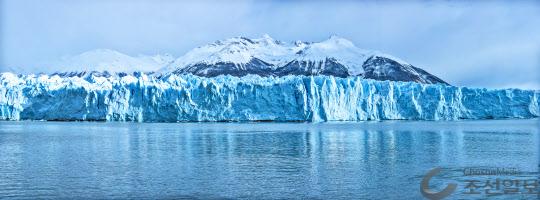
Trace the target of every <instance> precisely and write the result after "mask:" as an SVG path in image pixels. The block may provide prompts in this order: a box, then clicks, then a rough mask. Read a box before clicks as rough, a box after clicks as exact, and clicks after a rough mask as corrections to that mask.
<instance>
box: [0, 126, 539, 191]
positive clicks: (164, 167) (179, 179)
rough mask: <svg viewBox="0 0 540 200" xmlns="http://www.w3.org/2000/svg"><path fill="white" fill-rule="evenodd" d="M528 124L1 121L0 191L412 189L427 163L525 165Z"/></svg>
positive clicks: (530, 163) (529, 163)
mask: <svg viewBox="0 0 540 200" xmlns="http://www.w3.org/2000/svg"><path fill="white" fill-rule="evenodd" d="M536 123H537V121H532V120H517V121H472V122H381V123H334V124H332V123H331V124H286V123H285V124H281V123H245V124H228V123H215V124H212V123H198V124H131V123H51V122H48V123H45V122H2V123H1V126H2V129H1V131H0V155H2V156H1V157H0V197H2V196H3V197H10V196H11V197H17V196H19V197H41V196H43V197H52V198H62V197H69V198H90V197H92V198H105V197H107V198H111V197H112V198H133V197H152V198H175V197H179V198H180V197H181V198H191V197H199V198H257V197H266V198H291V197H297V198H322V199H326V198H344V199H350V198H390V199H395V198H419V197H420V193H419V191H418V186H419V182H420V179H421V177H422V176H423V175H424V174H425V173H426V171H428V170H429V169H431V168H433V167H437V166H441V167H444V168H445V169H449V170H450V171H452V170H454V172H453V173H454V175H452V174H450V176H455V174H456V173H459V171H458V169H461V168H463V167H467V166H471V167H478V166H487V167H516V168H518V169H520V170H521V171H525V172H535V171H536V170H538V159H539V153H538V152H539V149H538V148H539V141H540V139H539V138H538V127H537V124H536ZM32 195H36V196H32ZM454 197H456V198H459V197H460V196H459V195H456V196H454Z"/></svg>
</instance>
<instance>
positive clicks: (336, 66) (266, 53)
mask: <svg viewBox="0 0 540 200" xmlns="http://www.w3.org/2000/svg"><path fill="white" fill-rule="evenodd" d="M160 74H194V75H197V76H204V77H214V76H219V75H232V76H245V75H247V74H257V75H260V76H286V75H308V76H309V75H331V76H337V77H349V76H361V77H364V78H368V79H375V80H391V81H413V82H419V83H428V84H433V83H442V84H448V83H446V82H445V81H443V80H441V79H440V78H438V77H436V76H434V75H432V74H429V73H428V72H426V71H424V70H422V69H420V68H417V67H414V66H413V65H411V64H408V63H406V62H405V61H402V60H401V59H398V58H395V57H393V56H390V55H387V54H384V53H381V52H378V51H372V50H364V49H360V48H358V47H356V46H355V45H354V44H353V43H352V42H351V41H349V40H347V39H344V38H341V37H338V36H331V37H330V38H328V39H327V40H325V41H322V42H315V43H309V42H302V41H296V42H294V43H285V42H281V41H277V40H274V39H272V38H271V37H270V36H268V35H264V36H263V37H262V38H259V39H249V38H245V37H236V38H231V39H227V40H222V41H216V42H214V43H212V44H208V45H204V46H201V47H198V48H195V49H193V50H191V51H189V52H188V53H186V54H185V55H184V56H182V57H180V58H178V59H176V60H175V61H174V62H172V63H171V64H170V65H169V66H167V67H165V68H163V69H162V70H160Z"/></svg>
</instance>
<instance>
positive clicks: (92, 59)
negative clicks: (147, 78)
mask: <svg viewBox="0 0 540 200" xmlns="http://www.w3.org/2000/svg"><path fill="white" fill-rule="evenodd" d="M173 61H174V58H173V57H172V56H171V55H168V54H166V55H155V56H147V55H139V56H137V57H132V56H128V55H126V54H123V53H120V52H118V51H114V50H110V49H96V50H92V51H87V52H84V53H81V54H79V55H75V56H66V57H64V58H62V59H61V60H60V61H57V62H55V63H52V64H51V65H52V66H51V67H50V71H51V73H52V74H57V75H60V76H79V77H80V76H85V75H89V74H94V75H96V76H109V75H113V74H125V73H128V74H131V73H134V72H147V73H148V72H154V71H156V70H158V69H160V68H161V67H164V66H167V65H169V64H171V63H172V62H173Z"/></svg>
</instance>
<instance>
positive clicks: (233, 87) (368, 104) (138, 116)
mask: <svg viewBox="0 0 540 200" xmlns="http://www.w3.org/2000/svg"><path fill="white" fill-rule="evenodd" d="M0 81H1V82H0V83H1V85H0V114H1V116H0V119H1V120H100V121H101V120H104V121H137V122H178V121H360V120H388V119H411V120H457V119H500V118H535V117H538V116H540V109H539V102H540V100H539V93H540V91H533V90H519V89H499V90H491V89H483V88H466V87H454V86H447V85H439V84H433V85H429V84H418V83H413V82H390V81H374V80H367V79H362V78H357V77H350V78H336V77H331V76H285V77H279V78H278V77H259V76H245V77H240V78H239V77H232V76H219V77H214V78H203V77H197V76H192V75H180V76H177V75H170V76H167V77H162V78H159V79H158V78H155V77H150V76H146V75H144V74H142V75H139V76H129V75H128V76H124V77H110V78H104V77H95V76H89V77H84V78H79V77H68V78H62V77H59V76H48V75H29V76H21V75H15V74H11V73H3V74H1V76H0Z"/></svg>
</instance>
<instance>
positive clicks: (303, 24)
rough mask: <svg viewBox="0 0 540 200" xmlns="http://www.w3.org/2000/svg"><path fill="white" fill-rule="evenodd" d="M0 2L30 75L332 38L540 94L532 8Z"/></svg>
mask: <svg viewBox="0 0 540 200" xmlns="http://www.w3.org/2000/svg"><path fill="white" fill-rule="evenodd" d="M0 2H1V4H0V5H1V12H0V15H1V16H0V17H1V21H0V66H1V67H3V68H4V69H6V68H7V67H22V68H26V69H36V68H39V67H40V66H42V65H43V64H44V63H47V62H51V61H57V60H59V59H60V58H61V57H62V56H65V55H75V54H79V53H82V52H84V51H88V50H92V49H96V48H107V49H114V50H117V51H120V52H123V53H126V54H128V55H133V56H134V55H138V54H149V55H153V54H162V53H170V54H172V55H173V56H175V57H178V56H181V55H182V54H184V53H185V52H187V51H188V50H190V49H192V48H194V47H197V46H201V45H204V44H207V43H210V42H213V41H215V40H220V39H225V38H230V37H235V36H246V37H252V38H257V37H260V36H262V35H263V34H264V33H268V34H269V35H270V36H272V37H273V38H274V39H278V40H282V41H294V40H303V41H322V40H325V39H326V38H328V37H329V36H330V35H332V34H336V35H339V36H341V37H344V38H347V39H349V40H351V41H352V42H353V43H355V44H356V46H358V47H361V48H364V49H375V50H380V51H382V52H386V53H389V54H392V55H394V56H396V57H399V58H402V59H403V60H405V61H407V62H409V63H411V64H413V65H415V66H417V67H421V68H424V69H425V70H427V71H428V72H431V73H433V74H435V75H437V76H439V77H440V78H442V79H443V80H446V81H447V82H450V83H451V84H454V85H458V86H473V87H489V88H503V87H520V88H534V89H540V3H538V2H535V1H506V2H504V1H495V2H493V1H492V2H487V1H485V2H475V3H469V2H465V1H463V2H455V1H452V2H447V1H438V2H427V1H408V2H406V3H393V2H391V1H379V2H360V3H359V2H354V1H296V2H291V1H195V0H193V1H172V0H171V1H166V0H162V1H137V0H135V1H127V0H126V1H114V0H113V1H106V0H94V1H91V0H87V1H71V0H69V1H68V0H65V1H54V0H53V1H39V0H34V1H29V0H0Z"/></svg>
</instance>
